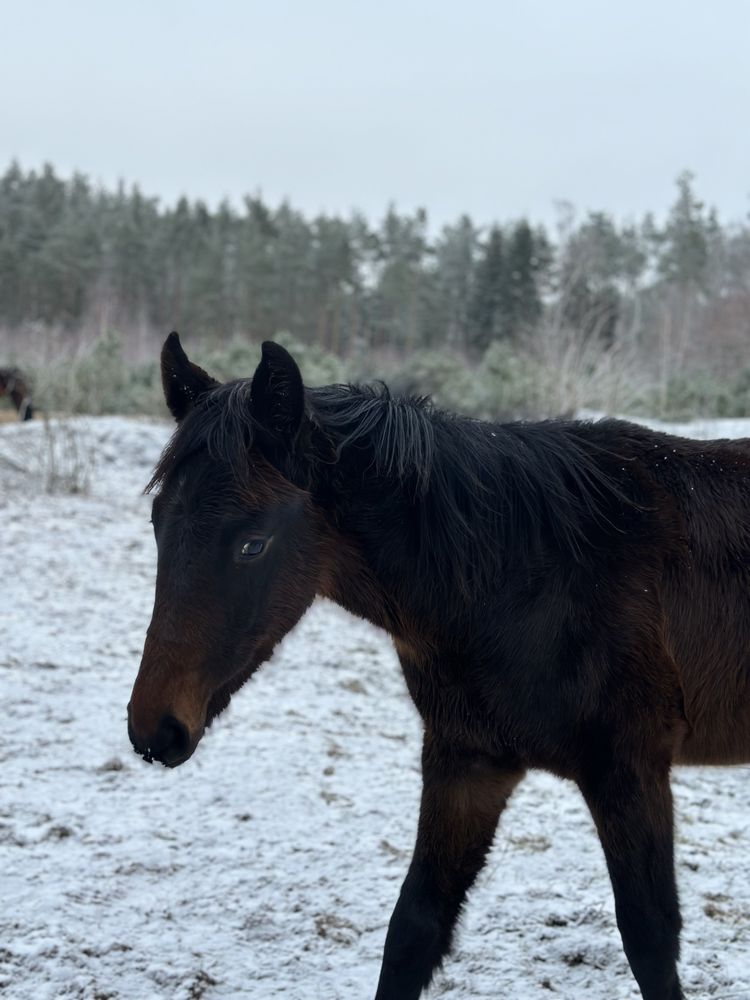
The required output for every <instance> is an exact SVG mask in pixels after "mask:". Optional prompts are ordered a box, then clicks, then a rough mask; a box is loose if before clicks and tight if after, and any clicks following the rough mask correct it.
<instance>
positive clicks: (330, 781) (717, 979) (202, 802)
mask: <svg viewBox="0 0 750 1000" xmlns="http://www.w3.org/2000/svg"><path fill="white" fill-rule="evenodd" d="M83 427H84V432H85V433H86V434H87V435H88V441H89V443H90V447H91V450H92V453H93V455H94V462H93V465H92V466H90V467H89V463H88V461H87V460H85V454H86V452H85V451H84V452H81V451H80V449H78V450H77V449H75V448H71V446H70V443H69V442H68V443H67V444H66V443H65V439H64V436H63V437H62V438H61V436H60V435H59V434H58V436H57V446H58V450H59V454H58V457H57V459H56V462H57V466H58V472H61V471H62V472H65V468H63V466H65V463H66V462H67V463H68V464H69V465H70V464H71V463H72V465H73V466H75V465H76V463H78V464H77V467H76V468H73V470H72V471H73V476H72V479H74V480H83V479H85V478H87V476H88V478H89V479H90V494H89V495H69V494H62V495H52V496H49V495H45V494H44V493H43V492H42V491H41V489H40V484H41V483H42V482H43V480H44V478H45V466H46V465H47V466H48V464H49V457H48V449H47V446H46V444H45V439H44V435H43V428H42V426H41V424H39V423H34V424H33V425H25V426H20V425H8V424H6V425H4V426H2V427H1V428H0V526H1V534H0V538H1V539H2V552H3V557H4V559H3V562H4V568H3V572H2V575H1V576H0V640H1V641H0V706H1V708H2V723H1V724H0V881H1V884H2V885H1V888H0V993H2V994H3V996H7V997H9V998H14V1000H21V998H23V1000H27V998H29V1000H31V998H33V1000H46V998H49V1000H52V998H58V997H59V998H64V997H80V998H87V1000H107V998H127V1000H148V998H158V1000H196V998H201V997H205V998H208V1000H212V998H229V997H253V998H259V1000H265V998H271V997H275V998H281V997H285V998H289V1000H319V998H321V1000H329V998H331V1000H337V998H341V1000H343V998H347V1000H351V998H367V997H370V996H372V995H373V993H374V986H375V983H376V980H377V975H378V967H379V958H380V951H381V947H382V943H383V937H384V933H385V927H386V923H387V920H388V917H389V914H390V910H391V907H392V906H393V904H394V902H395V899H396V896H397V893H398V888H399V884H400V881H401V879H402V877H403V875H404V872H405V870H406V867H407V863H408V858H409V854H410V849H411V845H412V840H413V836H414V830H415V824H416V815H417V802H418V796H419V772H418V760H419V746H420V727H419V724H418V720H417V718H416V716H415V712H414V710H413V709H412V707H411V705H410V703H409V701H408V698H407V696H406V692H405V689H404V685H403V682H402V679H401V676H400V674H399V670H398V665H397V662H396V658H395V656H394V653H393V651H392V649H391V646H390V643H389V641H388V639H387V637H386V636H385V635H383V634H382V633H379V632H377V631H376V630H375V629H373V628H371V627H370V626H369V625H367V624H366V623H364V622H361V621H358V620H355V619H353V618H351V617H349V616H347V615H346V614H344V613H343V612H342V611H340V610H339V609H338V608H336V607H334V606H332V605H330V604H325V603H321V604H318V605H317V606H315V607H314V608H313V610H312V611H311V612H310V613H309V615H308V616H307V617H306V618H305V619H304V621H303V622H302V623H301V625H300V626H299V627H298V629H297V630H296V631H295V632H294V633H292V634H291V635H290V636H289V637H288V639H287V641H286V642H285V643H284V644H283V646H282V647H281V648H280V649H279V651H278V653H277V655H276V656H275V657H274V660H273V661H272V662H271V663H269V664H267V665H266V666H265V667H264V669H263V670H262V671H261V672H260V673H259V674H258V675H257V676H256V677H255V678H254V680H253V681H252V682H251V683H250V684H248V685H247V686H246V687H245V688H244V689H243V691H242V692H240V693H239V694H238V695H236V696H235V698H234V701H233V704H232V707H231V708H230V710H229V711H228V712H227V713H226V715H225V716H223V717H222V719H221V720H220V721H219V722H218V723H217V724H216V725H215V726H214V728H213V729H212V731H211V732H210V734H209V735H208V736H207V738H206V739H205V741H204V742H203V744H202V745H201V747H200V748H199V750H198V752H197V753H196V755H195V757H194V758H193V759H192V760H191V761H190V762H189V763H188V764H187V765H186V766H185V767H182V768H180V769H178V770H174V771H169V770H166V769H164V768H161V767H147V766H146V765H145V764H144V763H143V762H142V761H140V760H139V759H138V758H136V757H135V755H134V754H133V753H132V751H131V750H130V747H129V745H128V741H127V735H126V730H125V705H126V703H127V700H128V696H129V693H130V688H131V685H132V683H133V679H134V677H135V672H136V669H137V666H138V661H139V657H140V652H141V644H142V641H143V637H144V633H145V629H146V626H147V623H148V619H149V615H150V611H151V600H152V587H153V579H154V545H153V540H152V534H151V528H150V525H149V523H148V508H149V501H148V499H147V498H144V497H143V496H141V495H140V492H139V491H140V490H141V489H142V487H143V484H144V482H145V480H146V478H147V475H148V471H149V468H150V466H151V464H152V463H153V461H154V459H155V458H156V456H157V454H158V452H159V449H160V447H161V445H162V443H163V441H164V440H165V436H166V433H167V429H166V428H165V427H164V426H163V425H159V424H153V423H147V422H139V421H133V420H131V421H126V420H123V419H117V418H101V419H97V420H90V421H86V422H85V423H84V425H83ZM79 430H80V426H79ZM700 430H702V432H703V434H704V436H705V435H716V434H717V433H718V434H721V435H728V434H731V435H748V436H750V422H744V423H743V422H740V421H733V422H731V424H730V425H729V426H726V425H725V426H721V427H720V428H719V430H718V432H717V430H716V425H715V424H710V425H708V424H704V425H703V426H702V428H700ZM82 455H83V456H84V458H83V459H82ZM674 787H675V795H676V801H677V809H678V827H679V842H678V874H679V882H680V889H681V895H682V901H683V912H684V918H685V931H684V936H683V961H682V975H683V979H684V982H685V985H686V988H687V991H688V995H689V996H690V997H695V998H697V997H713V998H724V1000H728V998H730V997H731V998H733V1000H739V998H744V1000H750V940H748V938H749V937H750V935H748V927H750V860H749V859H750V852H749V850H748V847H749V846H750V771H749V770H748V769H743V768H736V769H733V770H732V769H712V770H709V769H692V770H687V769H685V770H679V771H678V772H677V773H676V774H675V779H674ZM547 995H553V996H557V997H561V998H565V1000H601V998H602V997H607V998H608V1000H632V998H636V997H637V996H638V994H637V991H636V989H635V986H634V984H633V981H632V980H631V978H630V975H629V971H628V969H627V967H626V963H625V959H624V957H623V954H622V951H621V947H620V942H619V938H618V935H617V930H616V927H615V922H614V914H613V905H612V899H611V893H610V889H609V885H608V882H607V876H606V872H605V867H604V862H603V859H602V855H601V851H600V848H599V846H598V842H597V840H596V837H595V835H594V830H593V826H592V823H591V820H590V819H589V817H588V815H587V813H586V811H585V809H584V807H583V804H582V802H581V799H580V796H579V794H578V793H577V791H576V790H575V789H574V788H573V787H572V786H569V785H566V784H564V783H562V782H559V781H557V780H555V779H553V778H552V777H550V776H548V775H545V774H535V775H532V776H531V777H530V778H529V779H528V780H527V781H526V782H525V784H523V785H522V786H521V788H520V789H519V791H518V792H517V794H516V796H515V798H514V799H513V801H512V803H511V805H510V807H509V809H508V811H507V812H506V814H505V816H504V819H503V824H502V828H501V831H500V832H499V834H498V836H497V840H496V843H495V846H494V849H493V853H492V856H491V859H490V862H489V864H488V866H487V869H486V871H485V872H484V873H483V875H482V877H481V879H480V883H479V885H478V886H477V888H476V890H475V892H474V893H473V896H472V898H471V902H470V905H469V907H468V910H467V913H466V917H465V919H464V922H463V928H462V931H461V933H460V935H459V939H458V945H457V948H456V952H455V955H454V957H453V958H452V960H450V962H449V963H448V964H447V966H446V969H445V971H444V972H443V973H442V974H441V975H440V976H439V978H438V980H437V981H436V984H435V986H434V987H433V991H432V996H433V997H442V998H451V1000H459V998H474V997H477V998H479V997H493V998H498V997H507V998H513V1000H526V998H532V997H543V996H547Z"/></svg>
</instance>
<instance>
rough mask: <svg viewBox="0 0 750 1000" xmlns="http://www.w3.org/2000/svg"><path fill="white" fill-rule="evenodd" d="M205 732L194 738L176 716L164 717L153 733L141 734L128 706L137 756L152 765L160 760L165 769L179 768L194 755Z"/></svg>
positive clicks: (132, 739) (131, 736)
mask: <svg viewBox="0 0 750 1000" xmlns="http://www.w3.org/2000/svg"><path fill="white" fill-rule="evenodd" d="M202 735H203V730H202V729H201V730H200V731H199V732H198V733H197V734H196V735H195V736H192V735H191V733H190V730H189V729H188V727H187V726H186V725H185V724H184V723H182V722H180V720H179V719H177V718H175V716H174V715H168V714H166V715H162V717H161V718H160V719H159V722H158V724H157V726H156V727H155V729H154V730H153V732H151V733H148V734H147V733H145V732H140V731H139V730H138V729H137V727H136V726H135V725H134V723H133V719H132V713H131V710H130V705H128V736H129V737H130V742H131V743H132V744H133V749H134V750H135V752H136V753H137V754H140V756H141V757H143V759H144V760H145V761H146V763H147V764H151V763H152V762H153V761H155V760H158V761H159V763H161V764H164V765H165V767H178V766H179V765H180V764H184V763H185V761H186V760H188V759H189V758H190V757H192V755H193V751H194V750H195V748H196V747H197V746H198V743H199V741H200V738H201V736H202Z"/></svg>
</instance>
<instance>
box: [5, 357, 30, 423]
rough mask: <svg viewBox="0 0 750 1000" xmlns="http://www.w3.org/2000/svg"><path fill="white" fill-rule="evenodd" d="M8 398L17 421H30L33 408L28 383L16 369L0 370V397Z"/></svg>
mask: <svg viewBox="0 0 750 1000" xmlns="http://www.w3.org/2000/svg"><path fill="white" fill-rule="evenodd" d="M1 396H9V397H10V399H11V402H12V403H13V405H14V406H15V408H16V412H17V413H18V419H19V420H31V418H32V417H33V416H34V406H33V404H32V402H31V389H30V387H29V383H28V381H27V380H26V379H25V378H24V376H23V375H22V374H21V372H20V371H19V370H18V369H17V368H0V397H1Z"/></svg>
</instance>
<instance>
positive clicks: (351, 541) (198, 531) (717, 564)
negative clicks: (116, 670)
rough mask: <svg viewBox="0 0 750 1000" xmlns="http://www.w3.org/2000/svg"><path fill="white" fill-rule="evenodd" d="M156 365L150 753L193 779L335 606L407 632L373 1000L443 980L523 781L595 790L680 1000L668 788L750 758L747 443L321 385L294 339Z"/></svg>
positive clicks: (145, 693)
mask: <svg viewBox="0 0 750 1000" xmlns="http://www.w3.org/2000/svg"><path fill="white" fill-rule="evenodd" d="M162 371H163V378H164V383H165V392H166V395H167V401H168V403H169V405H170V407H171V408H172V411H173V413H174V414H175V416H176V418H177V419H178V430H177V432H176V434H175V436H174V438H173V440H172V442H171V444H170V446H169V447H168V449H167V451H166V452H165V454H164V456H163V457H162V459H161V461H160V464H159V466H158V467H157V470H156V473H155V477H154V484H158V485H159V486H160V492H159V495H158V496H157V497H156V499H155V501H154V524H155V530H156V536H157V544H158V548H159V564H158V572H157V589H156V600H155V608H154V617H153V619H152V623H151V626H150V629H149V633H148V636H147V640H146V646H145V649H144V656H143V660H142V663H141V669H140V671H139V675H138V678H137V680H136V684H135V687H134V690H133V696H132V699H131V704H130V706H129V727H130V732H131V738H132V740H133V743H134V745H135V747H136V749H137V750H138V752H140V753H142V754H143V755H144V756H146V758H147V759H152V758H155V759H160V760H162V761H163V762H164V763H168V764H170V765H175V764H179V763H182V762H183V761H184V760H186V759H187V758H188V757H189V756H190V755H191V754H192V752H193V750H194V749H195V746H196V745H197V742H198V741H199V739H200V737H201V735H202V733H203V730H204V729H205V727H206V726H207V725H208V724H209V723H210V721H211V719H212V718H213V717H215V716H216V715H217V714H218V713H219V712H220V711H221V710H222V709H223V708H224V707H225V706H226V704H228V702H229V699H230V697H231V694H232V693H233V691H235V690H237V689H238V688H239V687H240V686H241V685H242V684H243V683H244V682H245V681H246V680H247V678H248V677H249V676H250V675H251V674H252V673H253V672H254V670H255V669H256V668H257V667H258V666H259V665H260V663H262V662H263V661H264V660H265V659H267V658H268V657H269V656H270V654H271V652H272V650H273V647H274V645H275V643H276V642H278V640H279V639H280V638H282V637H283V635H285V634H286V632H288V631H289V629H290V628H291V627H292V626H293V625H294V624H295V623H296V621H297V620H299V618H300V617H301V615H302V614H303V613H304V611H305V610H306V608H307V607H308V606H309V604H310V602H311V601H312V600H313V598H314V596H315V595H316V594H321V595H323V596H326V597H329V598H331V599H333V600H335V601H337V602H338V603H340V604H341V605H343V606H344V607H346V608H348V609H349V610H350V611H352V612H354V613H355V614H358V615H361V616H363V617H366V618H368V619H370V620H371V621H373V622H374V623H375V624H377V625H379V626H381V627H383V628H385V629H387V630H388V631H389V632H390V633H391V635H392V636H393V638H394V642H395V646H396V650H397V652H398V655H399V658H400V661H401V665H402V668H403V672H404V676H405V679H406V683H407V686H408V689H409V692H410V694H411V697H412V698H413V700H414V702H415V704H416V706H417V708H418V710H419V712H420V714H421V716H422V719H423V722H424V745H423V757H422V771H423V793H422V803H421V809H420V821H419V827H418V834H417V843H416V846H415V851H414V856H413V859H412V863H411V866H410V869H409V872H408V874H407V876H406V880H405V882H404V886H403V888H402V891H401V895H400V898H399V901H398V904H397V906H396V909H395V911H394V914H393V916H392V918H391V922H390V925H389V931H388V935H387V938H386V945H385V953H384V959H383V967H382V971H381V977H380V983H379V986H378V991H377V998H378V1000H397V998H398V1000H416V998H417V997H418V996H419V994H420V992H421V990H422V989H423V988H424V987H425V986H426V985H427V984H428V983H429V981H430V979H431V977H432V974H433V972H434V969H435V968H436V967H437V966H438V965H439V964H440V962H441V961H442V959H443V957H444V956H445V954H446V953H447V951H448V949H449V947H450V942H451V937H452V933H453V929H454V926H455V923H456V920H457V918H458V915H459V913H460V910H461V907H462V905H463V902H464V900H465V898H466V894H467V892H468V890H469V889H470V887H471V885H472V883H473V881H474V879H475V878H476V875H477V873H478V872H479V870H480V869H481V867H482V865H483V863H484V860H485V857H486V854H487V852H488V850H489V848H490V846H491V843H492V839H493V836H494V833H495V828H496V825H497V822H498V819H499V817H500V814H501V812H502V810H503V808H504V806H505V804H506V802H507V800H508V797H509V796H510V794H511V793H512V791H513V789H514V788H515V786H516V785H517V783H518V782H519V781H520V780H521V779H522V778H523V775H524V773H525V772H526V770H527V769H528V768H545V769H548V770H550V771H552V772H553V773H555V774H558V775H560V776H562V777H565V778H569V779H572V780H574V781H576V783H577V784H578V785H579V787H580V789H581V791H582V793H583V795H584V797H585V799H586V801H587V804H588V805H589V808H590V809H591V812H592V815H593V818H594V821H595V823H596V826H597V830H598V833H599V837H600V839H601V842H602V846H603V849H604V853H605V857H606V860H607V865H608V869H609V873H610V877H611V881H612V885H613V889H614V893H615V902H616V912H617V919H618V926H619V928H620V931H621V935H622V938H623V944H624V947H625V952H626V955H627V957H628V960H629V962H630V965H631V968H632V970H633V973H634V975H635V977H636V979H637V981H638V983H639V986H640V988H641V991H642V994H643V996H644V998H645V1000H679V998H680V997H682V992H681V989H680V985H679V980H678V977H677V970H676V960H677V956H678V948H679V944H678V936H679V928H680V916H679V907H678V902H677V892H676V887H675V880H674V863H673V856H672V851H673V846H672V844H673V832H672V805H671V795H670V788H669V771H670V767H671V766H672V764H673V763H683V762H685V763H734V762H738V761H742V760H749V759H750V614H749V613H748V612H749V611H750V608H749V607H748V602H749V601H750V579H749V577H750V517H748V514H750V485H749V484H750V477H749V475H748V473H749V472H750V446H748V444H746V443H731V442H689V441H686V440H683V439H677V438H671V437H669V436H667V435H664V434H661V433H658V432H653V431H648V430H646V429H644V428H640V427H636V426H634V425H631V424H627V423H624V422H618V421H604V422H601V423H597V424H580V423H575V422H572V423H564V422H549V423H542V424H530V425H491V424H485V423H480V422H478V421H470V420H462V419H460V418H454V417H451V416H448V415H445V414H441V413H439V412H437V411H434V410H432V409H431V408H430V407H429V406H427V405H426V404H425V403H424V402H423V401H419V400H398V399H391V398H390V397H389V396H388V394H387V393H385V392H382V393H378V392H376V391H373V390H369V389H357V388H352V387H328V388H324V389H313V390H305V389H304V388H303V386H302V382H301V379H300V377H299V372H298V370H297V368H296V365H295V364H294V362H293V360H292V359H291V358H290V357H289V356H288V355H287V354H286V352H284V351H282V350H281V349H280V348H278V347H276V346H275V345H264V357H263V360H262V362H261V365H260V366H259V369H258V371H257V372H256V375H255V376H254V378H253V380H252V382H250V381H249V380H248V381H245V382H242V381H241V382H238V383H233V384H230V385H228V386H219V385H218V384H217V383H216V382H214V381H213V380H212V379H210V378H209V377H208V376H207V375H206V374H205V373H204V372H202V371H201V370H200V369H197V368H196V367H195V366H193V365H191V364H190V362H189V361H188V360H187V358H186V357H185V355H184V352H182V349H181V348H180V346H179V341H177V340H176V337H175V336H174V335H173V336H172V337H170V339H169V340H168V341H167V344H166V345H165V350H164V352H163V355H162Z"/></svg>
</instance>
